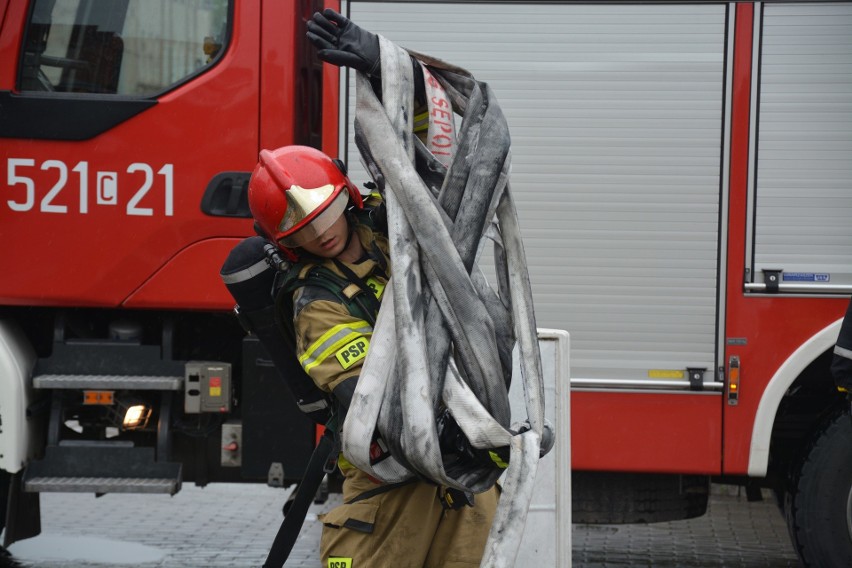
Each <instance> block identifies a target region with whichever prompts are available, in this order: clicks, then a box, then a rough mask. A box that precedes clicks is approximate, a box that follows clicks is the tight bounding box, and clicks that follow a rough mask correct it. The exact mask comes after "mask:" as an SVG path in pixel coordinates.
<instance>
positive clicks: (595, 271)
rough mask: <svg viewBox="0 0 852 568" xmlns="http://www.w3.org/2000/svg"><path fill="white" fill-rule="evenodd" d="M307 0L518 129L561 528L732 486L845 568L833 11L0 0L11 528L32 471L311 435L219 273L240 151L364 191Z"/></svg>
mask: <svg viewBox="0 0 852 568" xmlns="http://www.w3.org/2000/svg"><path fill="white" fill-rule="evenodd" d="M324 6H329V7H334V8H335V9H339V10H341V11H343V12H344V13H345V14H347V15H349V16H350V17H351V18H352V19H353V20H354V21H356V22H357V23H358V24H359V25H362V26H363V27H365V28H366V29H369V30H371V31H374V32H376V33H380V34H382V35H384V36H386V37H387V38H389V39H391V40H392V41H394V42H396V43H398V44H400V45H403V46H405V47H408V48H411V49H414V50H416V51H419V52H422V53H428V54H430V55H433V56H436V57H439V58H442V59H444V60H447V61H450V62H452V63H454V64H457V65H459V66H461V67H464V68H467V69H469V70H470V71H471V72H472V73H473V74H474V75H476V76H477V77H478V78H480V79H483V80H486V81H487V82H489V83H490V85H491V86H492V88H493V90H494V93H495V94H496V96H497V98H498V100H499V102H500V104H501V106H502V108H503V110H504V112H505V114H506V116H507V118H508V121H509V126H510V131H511V134H512V138H513V156H512V160H513V170H512V186H513V189H514V192H515V195H516V201H517V202H518V210H519V216H520V221H521V227H522V230H523V231H524V238H525V240H524V242H525V247H526V251H527V257H528V260H529V265H530V275H531V279H532V286H533V292H534V297H535V302H536V313H537V314H538V325H539V326H540V327H542V328H555V329H565V330H568V332H569V333H570V334H571V340H572V341H571V373H570V375H571V378H570V387H571V400H570V409H571V411H570V420H571V432H572V435H571V464H572V468H573V474H572V482H573V485H572V498H573V507H572V509H573V510H572V515H573V520H574V521H575V522H584V523H613V522H622V523H624V522H653V521H663V520H673V519H683V518H690V517H695V516H699V515H701V514H703V513H704V512H705V511H706V507H707V499H708V494H709V489H710V485H711V484H712V483H725V484H735V485H739V486H741V487H743V488H745V492H746V494H747V495H748V496H749V497H750V498H752V499H760V498H763V496H765V495H769V494H772V495H774V498H776V499H777V501H778V504H779V509H780V511H781V514H783V515H784V516H785V518H786V519H787V522H788V524H789V527H790V534H791V538H792V542H793V545H794V547H795V548H796V550H797V552H798V554H799V555H800V557H801V558H802V560H803V562H804V563H805V564H807V565H812V566H848V565H849V564H850V559H852V442H850V440H852V421H850V420H849V417H848V416H844V415H843V413H844V411H847V406H848V405H847V404H846V403H845V402H844V398H843V396H842V395H841V394H840V393H838V392H837V391H836V389H835V387H834V385H833V382H832V378H831V376H830V373H829V363H830V360H831V352H832V348H833V345H834V342H835V341H836V337H837V333H838V330H839V326H840V318H841V317H842V316H843V314H844V312H845V309H846V306H847V305H848V302H849V297H850V294H852V224H850V223H849V219H850V218H852V168H850V165H849V164H850V160H849V156H850V155H852V154H850V152H852V42H850V38H852V3H850V2H828V3H816V2H775V1H765V2H715V3H714V2H698V1H692V2H690V1H683V2H664V3H657V4H649V3H644V2H635V3H631V2H594V1H588V2H569V1H566V2H559V1H554V2H540V3H539V2H519V1H493V2H455V1H443V2H442V1H428V2H402V1H383V2H366V1H361V0H351V1H349V2H337V1H327V2H320V1H306V0H300V1H296V0H278V1H266V0H261V1H258V2H247V1H240V0H233V1H228V0H156V1H150V0H144V1H143V0H122V1H118V2H116V1H106V0H31V1H23V0H20V1H16V0H0V164H2V165H0V180H2V186H0V191H1V192H2V193H0V237H2V240H3V243H4V244H3V246H2V247H0V266H2V268H3V277H2V278H0V368H2V372H0V420H2V423H0V470H1V471H0V482H2V483H0V503H2V504H3V506H4V509H5V519H4V521H3V522H4V525H5V543H6V544H7V545H8V544H9V543H10V542H13V541H14V540H16V539H20V538H26V537H27V536H31V535H32V534H35V533H36V532H37V531H38V507H37V503H38V496H39V494H40V493H41V492H45V491H86V492H95V493H105V492H113V493H117V492H128V491H150V492H153V491H158V492H166V493H174V492H175V491H177V490H179V488H180V485H181V483H182V482H183V481H187V482H193V483H196V484H199V485H204V484H206V483H209V482H216V481H254V482H268V483H279V484H284V483H289V482H291V481H295V480H297V479H298V478H299V476H300V474H301V473H302V471H303V468H304V464H305V463H306V460H307V456H308V455H309V454H310V451H311V448H312V446H313V444H314V442H315V439H316V432H315V431H314V428H313V426H312V424H311V423H310V421H308V420H306V419H305V418H304V417H302V416H300V415H299V413H298V411H296V410H295V407H294V404H293V403H292V401H289V400H287V397H288V393H287V391H286V389H285V388H284V387H283V385H282V382H281V379H280V377H279V376H278V375H277V374H276V373H277V371H276V369H275V368H273V367H272V366H271V363H270V359H269V357H268V354H266V353H264V352H263V350H262V349H261V348H260V346H259V345H258V343H257V341H256V340H254V339H253V338H252V337H251V336H246V334H245V332H244V331H243V330H242V328H241V327H240V326H239V324H238V323H237V321H236V319H235V318H234V317H233V315H232V314H231V313H230V310H231V308H232V307H233V306H232V305H233V301H232V299H231V298H230V296H229V295H228V293H227V291H226V289H225V287H224V285H223V284H222V282H221V280H220V279H219V276H218V270H219V268H220V267H221V264H222V262H223V260H224V258H225V256H226V255H227V253H228V251H230V249H231V248H232V247H233V246H234V245H235V244H236V243H237V242H239V241H240V240H241V239H242V238H244V237H246V236H249V235H251V234H252V228H251V221H250V220H249V212H248V209H247V203H246V183H247V180H248V176H249V173H250V172H251V170H252V168H253V167H254V164H255V162H256V159H257V155H258V152H259V150H260V149H263V148H274V147H277V146H281V145H284V144H292V143H298V144H306V145H312V146H315V147H318V148H321V149H323V150H324V151H326V152H327V153H329V154H330V155H335V156H340V157H341V158H343V159H345V161H346V162H347V163H348V165H349V167H350V172H351V175H352V177H353V179H357V180H358V181H366V180H367V179H368V178H367V176H366V174H365V173H364V172H363V171H362V170H360V169H359V167H360V166H359V160H358V157H357V150H356V148H355V144H354V141H353V129H352V124H351V120H352V115H353V108H352V105H353V100H354V99H353V94H354V80H353V77H352V76H350V75H349V74H348V73H347V72H346V71H345V70H344V71H340V70H338V69H337V68H334V67H330V66H327V65H326V66H324V65H322V64H321V63H320V62H318V60H317V59H316V56H315V53H314V52H313V51H312V49H311V48H310V47H309V45H308V44H307V43H306V41H305V39H304V23H305V20H306V18H308V17H310V14H311V13H312V12H313V11H315V10H318V9H321V8H322V7H324ZM482 262H483V264H487V262H488V261H487V260H483V261H482ZM486 270H487V267H486ZM283 372H285V373H286V370H283Z"/></svg>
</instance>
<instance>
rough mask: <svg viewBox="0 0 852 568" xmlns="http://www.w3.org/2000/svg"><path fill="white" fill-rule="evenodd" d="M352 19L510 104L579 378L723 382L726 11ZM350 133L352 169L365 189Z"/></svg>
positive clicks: (537, 289) (443, 12)
mask: <svg viewBox="0 0 852 568" xmlns="http://www.w3.org/2000/svg"><path fill="white" fill-rule="evenodd" d="M350 9H351V17H352V19H353V20H354V21H355V22H357V23H358V24H360V25H363V26H364V27H365V28H367V29H369V30H372V31H375V32H377V33H380V34H382V35H384V36H386V37H387V38H389V39H391V40H392V41H394V42H396V43H398V44H400V45H402V46H404V47H408V48H411V49H414V50H417V51H421V52H424V53H428V54H430V55H434V56H437V57H440V58H442V59H445V60H447V61H450V62H452V63H454V64H457V65H460V66H462V67H465V68H467V69H468V70H470V71H471V72H472V73H473V74H474V75H475V76H476V77H477V78H478V79H480V80H485V81H487V82H488V83H489V84H490V85H491V86H492V88H493V89H494V92H495V94H496V96H497V98H498V100H499V102H500V104H501V106H502V107H503V110H504V112H505V114H506V116H507V119H508V121H509V127H510V130H511V135H512V141H513V146H512V152H513V170H512V184H513V189H514V191H515V197H516V201H517V202H518V209H519V216H520V220H521V228H522V230H523V233H524V242H525V246H526V251H527V256H528V261H529V264H530V276H531V279H532V286H533V293H534V296H535V302H536V313H537V318H538V325H539V326H543V327H553V328H561V329H567V330H568V331H569V332H570V333H571V336H572V348H573V351H572V368H573V370H574V372H573V376H574V377H586V378H593V379H631V380H636V379H639V380H642V379H647V378H648V370H650V369H684V368H686V367H687V366H697V367H706V368H707V369H713V368H714V355H715V337H716V336H715V333H716V327H715V322H716V319H715V318H716V301H717V272H716V269H717V266H716V265H717V260H718V259H717V256H718V253H717V251H718V229H719V193H720V174H719V172H720V167H721V166H720V164H721V156H720V148H721V143H722V96H723V88H724V81H723V79H724V47H725V16H726V12H725V7H724V6H722V5H620V4H619V5H578V4H534V3H515V4H482V3H470V4H466V3H453V4H446V3H440V4H439V3H416V2H401V3H394V2H351V3H350ZM352 96H354V92H350V97H352ZM350 107H351V100H350ZM351 120H352V117H351V116H350V117H349V121H350V131H349V136H350V139H349V146H348V162H349V164H350V167H351V169H352V174H353V177H354V179H356V180H358V179H366V178H365V177H363V176H364V173H363V170H361V169H360V168H359V167H358V158H357V151H356V149H355V146H354V143H353V142H352V140H351V135H352V134H351ZM487 260H488V259H484V262H485V261H487ZM712 379H713V373H712V371H711V372H710V373H708V375H707V376H706V380H708V381H709V380H712ZM666 384H668V383H666Z"/></svg>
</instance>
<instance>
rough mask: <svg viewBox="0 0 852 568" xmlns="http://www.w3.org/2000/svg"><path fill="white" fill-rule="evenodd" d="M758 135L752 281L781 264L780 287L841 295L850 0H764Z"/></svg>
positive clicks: (849, 240)
mask: <svg viewBox="0 0 852 568" xmlns="http://www.w3.org/2000/svg"><path fill="white" fill-rule="evenodd" d="M758 132H759V138H758V143H757V177H756V190H755V198H754V203H755V217H754V218H755V229H754V235H755V238H754V269H755V279H756V281H758V282H762V281H763V274H762V270H763V269H783V270H784V275H783V277H782V281H781V284H782V290H783V286H785V285H787V286H790V285H795V286H798V287H799V290H800V291H817V290H818V289H819V288H820V287H823V286H824V287H825V288H826V289H827V291H831V290H832V289H834V290H836V288H834V286H835V285H846V286H847V287H846V292H847V293H848V291H849V290H852V222H850V221H852V4H849V3H833V4H767V5H765V7H764V13H763V37H762V48H761V60H760V106H759V123H758ZM825 284H828V286H825ZM793 291H795V290H793Z"/></svg>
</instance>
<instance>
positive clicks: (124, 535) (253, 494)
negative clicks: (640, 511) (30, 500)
mask: <svg viewBox="0 0 852 568" xmlns="http://www.w3.org/2000/svg"><path fill="white" fill-rule="evenodd" d="M288 493H289V491H288V490H284V489H274V488H270V487H266V486H261V485H238V484H213V485H210V486H208V487H206V488H203V489H202V488H198V487H193V486H184V488H183V489H182V490H181V491H180V492H179V493H178V494H177V495H175V496H173V497H168V496H161V495H149V496H146V495H105V496H103V497H100V498H96V497H94V496H93V495H82V494H43V495H42V519H43V521H42V522H43V534H42V535H41V536H39V537H37V538H35V539H30V540H28V541H22V542H20V543H16V544H15V545H13V546H12V547H11V551H12V553H13V554H15V555H16V557H17V558H18V560H17V561H16V563H17V565H18V566H21V567H23V568H104V567H108V566H115V567H117V568H119V567H123V566H129V565H132V566H139V567H142V568H147V567H163V568H196V567H198V568H202V567H204V568H206V567H211V568H218V567H243V566H246V567H247V566H261V565H262V564H263V561H264V560H265V558H266V554H267V552H268V548H269V545H270V544H271V542H272V540H273V538H274V536H275V534H276V532H277V530H278V526H279V523H280V522H281V518H282V516H281V508H282V506H283V504H284V502H285V501H286V499H287V496H288ZM338 499H339V496H336V495H332V496H331V498H330V499H329V501H328V502H326V503H325V504H321V505H316V504H315V505H313V506H312V508H311V511H310V513H309V515H308V519H307V520H306V523H305V527H304V528H303V530H302V534H301V535H300V538H299V541H298V542H297V543H296V546H295V548H294V550H293V553H292V555H291V557H290V559H289V560H288V562H287V564H286V565H285V566H286V567H287V568H320V563H319V561H318V554H317V550H318V546H319V535H320V531H321V528H320V524H319V522H318V521H317V514H319V513H321V512H323V511H325V510H328V509H329V508H331V507H332V506H334V505H335V504H336V503H337V502H338V501H337V500H338ZM572 549H573V554H572V566H573V567H574V568H615V567H618V568H621V567H640V566H641V567H654V568H658V567H659V568H668V567H678V568H680V567H716V566H725V567H742V568H758V567H760V568H781V567H788V566H798V565H799V564H798V562H797V560H796V557H795V554H794V552H793V549H792V546H791V545H790V542H789V539H788V536H787V533H786V527H785V525H784V521H783V519H782V517H781V515H780V513H779V512H778V510H777V508H776V507H775V505H774V504H773V503H772V502H771V500H766V501H763V502H757V503H748V502H746V500H745V496H744V495H742V496H740V495H737V494H736V492H735V491H734V492H732V491H721V492H720V491H714V494H713V495H712V497H711V502H710V508H709V512H708V514H707V515H705V516H703V517H700V518H698V519H692V520H688V521H676V522H669V523H656V524H650V525H624V526H616V525H597V526H591V525H575V526H574V527H573V532H572ZM3 563H4V562H3V561H2V559H0V565H3ZM7 564H10V565H11V563H9V562H7ZM518 568H526V567H523V566H519V567H518Z"/></svg>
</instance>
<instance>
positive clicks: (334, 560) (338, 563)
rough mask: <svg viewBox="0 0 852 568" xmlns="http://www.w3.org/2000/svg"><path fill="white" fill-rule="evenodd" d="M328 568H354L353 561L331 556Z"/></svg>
mask: <svg viewBox="0 0 852 568" xmlns="http://www.w3.org/2000/svg"><path fill="white" fill-rule="evenodd" d="M328 568H352V559H351V558H340V557H335V556H331V557H329V559H328Z"/></svg>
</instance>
